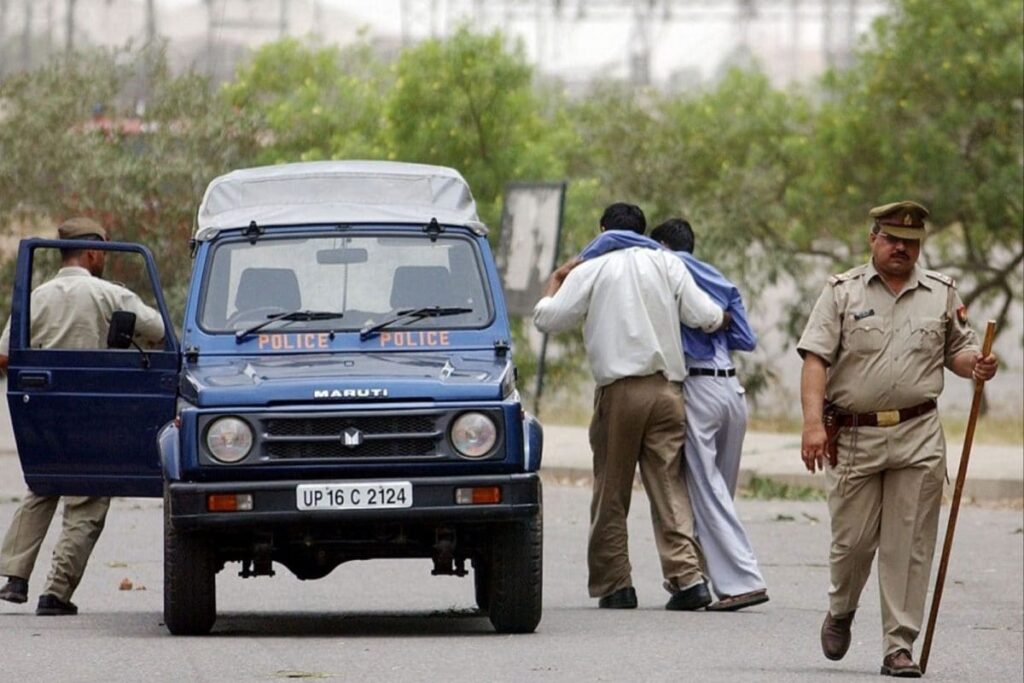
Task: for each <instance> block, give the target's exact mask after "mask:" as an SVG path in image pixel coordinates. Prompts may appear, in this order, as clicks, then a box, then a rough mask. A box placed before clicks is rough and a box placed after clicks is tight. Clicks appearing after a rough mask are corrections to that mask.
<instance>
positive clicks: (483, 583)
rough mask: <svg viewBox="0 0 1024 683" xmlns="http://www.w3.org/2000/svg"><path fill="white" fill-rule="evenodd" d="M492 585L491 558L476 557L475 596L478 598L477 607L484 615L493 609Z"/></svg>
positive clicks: (474, 566) (474, 569)
mask: <svg viewBox="0 0 1024 683" xmlns="http://www.w3.org/2000/svg"><path fill="white" fill-rule="evenodd" d="M488 555H489V554H488ZM491 583H492V581H491V560H490V557H489V556H486V555H480V556H478V557H474V558H473V594H474V596H475V597H476V606H477V607H479V608H480V611H481V612H484V613H486V612H487V611H488V610H489V609H490V608H491Z"/></svg>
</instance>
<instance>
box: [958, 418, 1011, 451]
mask: <svg viewBox="0 0 1024 683" xmlns="http://www.w3.org/2000/svg"><path fill="white" fill-rule="evenodd" d="M942 430H943V431H944V432H946V438H947V439H949V440H950V441H963V438H964V434H965V433H966V432H967V416H966V415H957V416H950V415H949V414H946V415H943V417H942ZM974 443H989V444H997V445H1003V446H1007V445H1014V444H1024V421H1022V420H1021V418H1020V417H979V418H978V424H977V425H975V427H974Z"/></svg>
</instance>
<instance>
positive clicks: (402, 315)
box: [359, 306, 473, 341]
mask: <svg viewBox="0 0 1024 683" xmlns="http://www.w3.org/2000/svg"><path fill="white" fill-rule="evenodd" d="M472 312H473V309H472V308H465V307H460V306H423V307H422V308H410V309H407V310H404V311H396V312H395V317H394V318H391V319H390V320H385V321H384V322H382V323H377V324H376V325H367V326H366V327H364V328H363V329H361V330H359V341H366V340H367V339H369V338H370V337H372V336H373V335H375V334H376V333H378V332H380V331H381V330H383V329H386V328H388V327H391V326H392V325H394V324H395V323H398V322H401V321H403V320H409V321H410V322H412V321H415V320H422V319H423V318H443V317H444V316H446V315H459V314H461V313H472Z"/></svg>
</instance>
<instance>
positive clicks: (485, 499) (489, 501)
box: [455, 486, 501, 505]
mask: <svg viewBox="0 0 1024 683" xmlns="http://www.w3.org/2000/svg"><path fill="white" fill-rule="evenodd" d="M500 502H501V487H500V486H474V487H472V488H464V489H455V504H456V505H494V504H495V503H500Z"/></svg>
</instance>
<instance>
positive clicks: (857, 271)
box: [828, 266, 867, 287]
mask: <svg viewBox="0 0 1024 683" xmlns="http://www.w3.org/2000/svg"><path fill="white" fill-rule="evenodd" d="M866 268H867V266H857V267H856V268H850V269H849V270H848V271H846V272H845V273H839V274H838V275H833V276H832V277H830V278H829V279H828V283H829V284H830V285H832V286H833V287H835V286H836V285H838V284H839V283H840V282H846V281H847V280H852V279H853V278H855V277H857V276H858V275H862V274H863V273H864V271H865V269H866Z"/></svg>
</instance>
